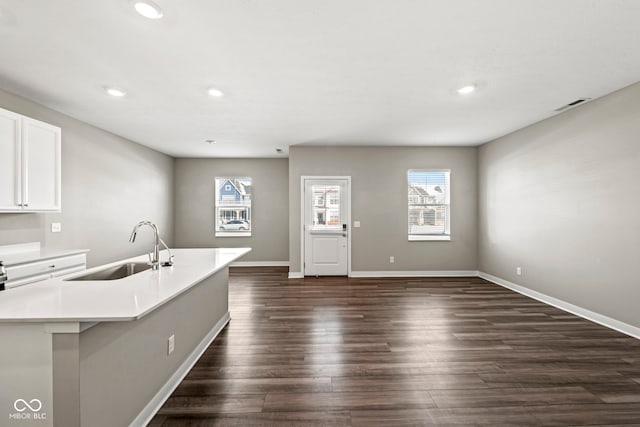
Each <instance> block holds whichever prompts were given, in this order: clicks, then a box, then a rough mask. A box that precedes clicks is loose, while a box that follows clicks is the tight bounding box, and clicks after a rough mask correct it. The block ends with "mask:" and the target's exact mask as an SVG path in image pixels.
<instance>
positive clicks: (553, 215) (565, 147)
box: [479, 84, 640, 327]
mask: <svg viewBox="0 0 640 427" xmlns="http://www.w3.org/2000/svg"><path fill="white" fill-rule="evenodd" d="M638 99H640V84H636V85H634V86H631V87H628V88H626V89H623V90H621V91H619V92H616V93H614V94H611V95H609V96H606V97H603V98H600V99H598V100H595V101H592V102H590V103H588V104H585V105H584V106H581V107H578V108H576V109H574V110H570V111H568V112H566V113H564V114H561V115H559V116H556V117H554V118H552V119H549V120H546V121H544V122H540V123H538V124H535V125H533V126H530V127H528V128H525V129H523V130H520V131H518V132H515V133H513V134H510V135H508V136H506V137H503V138H500V139H498V140H496V141H494V142H491V143H489V144H486V145H484V146H482V147H481V148H480V151H479V200H480V204H479V218H480V219H479V269H480V270H481V271H484V272H486V273H489V274H492V275H495V276H498V277H500V278H503V279H506V280H509V281H511V282H515V283H517V284H519V285H522V286H525V287H527V288H530V289H533V290H535V291H538V292H542V293H544V294H547V295H549V296H552V297H555V298H559V299H561V300H564V301H566V302H569V303H572V304H575V305H578V306H580V307H583V308H586V309H589V310H592V311H595V312H597V313H600V314H604V315H606V316H610V317H612V318H614V319H617V320H620V321H623V322H626V323H629V324H631V325H634V326H636V327H638V326H640V310H638V301H640V286H638V275H637V268H636V267H637V263H638V260H639V258H638V255H639V254H640V226H639V225H638V224H639V222H638V221H639V219H640V199H639V196H640V120H639V119H638V118H639V117H640V103H638ZM517 266H521V267H522V269H523V270H522V273H523V274H522V276H516V274H515V269H516V267H517Z"/></svg>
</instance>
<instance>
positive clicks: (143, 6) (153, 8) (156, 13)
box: [133, 0, 163, 19]
mask: <svg viewBox="0 0 640 427" xmlns="http://www.w3.org/2000/svg"><path fill="white" fill-rule="evenodd" d="M133 7H134V8H135V9H136V12H138V13H139V14H140V15H142V16H144V17H145V18H149V19H160V18H162V16H163V13H162V9H160V6H158V5H157V4H155V3H154V2H152V1H150V0H144V1H141V0H138V1H135V2H134V3H133Z"/></svg>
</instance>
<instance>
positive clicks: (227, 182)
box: [215, 177, 253, 237]
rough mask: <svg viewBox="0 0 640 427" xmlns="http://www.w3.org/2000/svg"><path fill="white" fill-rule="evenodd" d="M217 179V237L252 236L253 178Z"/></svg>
mask: <svg viewBox="0 0 640 427" xmlns="http://www.w3.org/2000/svg"><path fill="white" fill-rule="evenodd" d="M215 181H216V182H215V221H216V225H215V233H216V237H226V236H251V194H252V189H253V186H252V180H251V178H250V177H243V178H216V180H215Z"/></svg>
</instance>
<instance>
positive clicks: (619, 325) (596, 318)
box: [478, 271, 640, 339]
mask: <svg viewBox="0 0 640 427" xmlns="http://www.w3.org/2000/svg"><path fill="white" fill-rule="evenodd" d="M478 276H479V277H481V278H483V279H485V280H488V281H490V282H493V283H495V284H497V285H500V286H503V287H505V288H507V289H511V290H512V291H515V292H518V293H519V294H522V295H526V296H528V297H530V298H533V299H536V300H538V301H541V302H543V303H545V304H549V305H552V306H554V307H556V308H559V309H560V310H564V311H567V312H569V313H571V314H575V315H576V316H580V317H582V318H585V319H587V320H590V321H592V322H595V323H598V324H600V325H602V326H606V327H607V328H610V329H613V330H616V331H618V332H622V333H623V334H626V335H629V336H632V337H634V338H638V339H640V328H638V327H636V326H633V325H629V324H628V323H624V322H621V321H619V320H616V319H612V318H611V317H608V316H604V315H602V314H599V313H596V312H593V311H591V310H587V309H586V308H582V307H579V306H577V305H573V304H571V303H568V302H566V301H563V300H560V299H557V298H554V297H551V296H549V295H546V294H543V293H540V292H537V291H534V290H531V289H529V288H525V287H524V286H521V285H517V284H515V283H513V282H509V281H508V280H504V279H501V278H499V277H496V276H492V275H491V274H488V273H484V272H482V271H479V272H478Z"/></svg>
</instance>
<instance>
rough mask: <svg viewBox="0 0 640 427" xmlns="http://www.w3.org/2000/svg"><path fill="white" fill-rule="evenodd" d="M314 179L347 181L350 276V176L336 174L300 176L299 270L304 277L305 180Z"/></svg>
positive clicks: (348, 263)
mask: <svg viewBox="0 0 640 427" xmlns="http://www.w3.org/2000/svg"><path fill="white" fill-rule="evenodd" d="M316 179H344V180H346V181H347V195H346V196H347V202H348V203H347V220H346V223H347V277H351V231H352V227H351V176H336V175H302V176H301V177H300V271H301V272H302V276H303V277H304V263H305V254H304V248H305V244H304V235H305V232H304V225H305V224H304V211H305V209H304V208H305V206H304V203H305V197H304V189H305V181H306V180H316Z"/></svg>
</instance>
